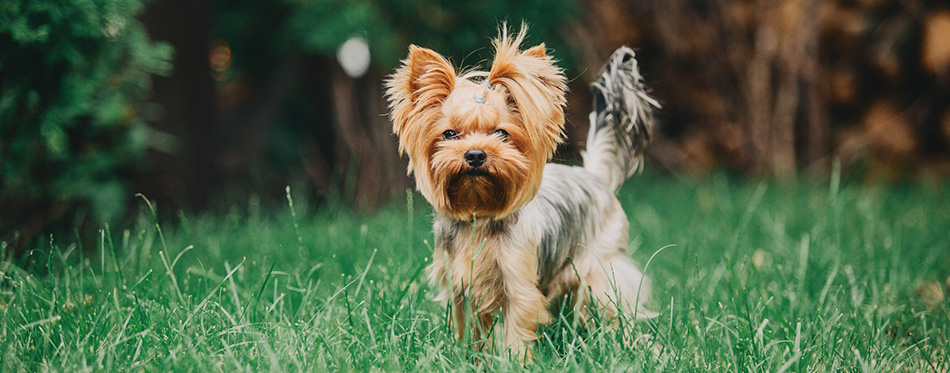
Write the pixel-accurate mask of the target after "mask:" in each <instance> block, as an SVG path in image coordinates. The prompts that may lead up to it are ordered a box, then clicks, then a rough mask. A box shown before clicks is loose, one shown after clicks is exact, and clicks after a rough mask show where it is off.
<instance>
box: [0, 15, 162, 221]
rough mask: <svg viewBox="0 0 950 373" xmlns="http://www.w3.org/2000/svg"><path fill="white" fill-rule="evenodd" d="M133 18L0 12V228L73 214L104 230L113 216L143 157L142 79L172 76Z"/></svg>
mask: <svg viewBox="0 0 950 373" xmlns="http://www.w3.org/2000/svg"><path fill="white" fill-rule="evenodd" d="M142 9H143V1H142V0H71V1H60V0H29V1H27V0H15V1H4V2H3V5H2V6H0V219H16V218H14V217H11V216H20V219H22V216H43V215H46V216H49V215H57V214H55V213H51V212H49V211H47V210H50V209H53V210H63V209H64V207H62V206H67V207H68V206H77V205H78V206H82V207H84V208H88V209H89V210H90V211H91V212H92V216H93V217H94V218H95V219H96V220H99V221H108V220H110V219H112V218H114V217H116V215H117V214H119V213H120V212H122V211H123V209H124V208H125V206H124V204H125V202H126V201H128V200H130V199H131V196H130V195H128V193H129V190H128V185H129V180H128V177H129V173H130V172H131V171H132V170H134V167H136V164H137V163H138V162H141V161H142V160H143V156H144V155H145V149H146V148H147V147H148V139H149V131H150V129H149V127H148V126H147V125H146V123H145V118H147V117H148V115H147V114H146V111H147V108H148V106H147V105H145V99H146V98H147V95H148V93H149V87H150V85H151V75H152V74H165V73H167V72H169V71H170V70H171V68H172V65H171V55H172V48H171V46H170V45H167V44H164V43H157V42H154V41H152V40H150V39H149V37H148V35H147V34H146V32H145V30H144V28H143V26H142V25H141V24H140V23H139V21H138V20H137V19H136V18H135V17H136V15H138V14H139V13H140V12H141V11H142ZM52 206H60V207H58V208H53V207H52ZM60 214H61V213H60ZM50 219H55V216H54V217H47V218H43V217H40V218H38V220H37V219H33V220H36V224H39V225H40V226H41V227H42V226H45V225H46V224H48V223H49V221H48V220H50ZM44 220H46V221H44ZM6 225H7V222H5V221H3V220H0V227H4V228H5V229H6V228H9V227H7V226H6ZM41 227H40V228H41ZM14 228H15V227H14Z"/></svg>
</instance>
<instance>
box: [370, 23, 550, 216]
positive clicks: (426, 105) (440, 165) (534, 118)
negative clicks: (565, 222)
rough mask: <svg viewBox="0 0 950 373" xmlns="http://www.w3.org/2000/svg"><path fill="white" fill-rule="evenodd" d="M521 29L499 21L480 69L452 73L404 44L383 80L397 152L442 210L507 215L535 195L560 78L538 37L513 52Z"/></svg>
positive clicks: (440, 60)
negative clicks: (404, 53)
mask: <svg viewBox="0 0 950 373" xmlns="http://www.w3.org/2000/svg"><path fill="white" fill-rule="evenodd" d="M525 32H526V29H525V28H524V27H522V29H521V31H520V32H519V33H518V34H517V35H515V36H514V37H512V35H509V33H508V31H507V29H506V28H504V27H503V29H502V31H501V35H500V36H499V37H498V38H497V39H495V40H494V43H493V44H494V46H495V59H494V61H493V63H492V66H491V70H490V71H488V72H484V71H473V72H469V73H466V74H462V75H457V73H456V70H455V69H454V68H453V67H452V65H451V64H450V63H449V61H448V60H446V59H445V58H444V57H442V56H441V55H439V54H438V53H436V52H434V51H432V50H429V49H426V48H420V47H417V46H410V47H409V56H408V57H407V58H406V59H405V60H403V61H402V66H401V67H399V68H398V69H397V70H396V72H395V73H394V74H393V75H392V76H391V77H390V79H389V80H388V81H387V82H386V87H387V97H388V99H389V103H390V110H391V116H392V120H393V132H395V133H396V135H397V136H398V137H399V151H400V152H401V153H403V154H407V155H409V172H410V173H412V174H414V175H415V178H416V184H417V186H418V188H419V190H420V191H421V192H422V195H423V196H425V198H426V199H427V200H428V201H429V203H431V204H432V205H433V206H434V207H435V208H436V209H437V210H438V211H439V212H441V213H443V214H445V215H447V216H450V217H453V218H456V219H469V218H472V216H473V215H477V216H479V217H483V216H484V217H495V218H501V217H505V216H507V215H509V214H511V213H512V212H514V211H515V210H517V209H518V208H520V207H521V206H523V205H524V204H525V203H527V202H528V201H530V200H531V199H532V198H534V196H535V194H537V191H538V187H539V186H540V184H541V173H542V171H543V169H544V164H545V163H547V161H548V160H550V159H551V156H552V155H553V154H554V151H555V149H556V147H557V145H558V144H559V143H561V142H562V141H563V136H564V105H565V97H564V95H565V93H566V91H567V85H566V79H565V78H564V74H563V72H562V70H561V69H560V68H559V67H557V66H556V65H555V64H554V60H553V59H552V58H551V57H550V56H548V55H547V54H546V52H545V47H544V44H541V45H538V46H535V47H532V48H529V49H527V50H524V51H522V50H520V45H521V43H522V41H523V40H524V36H525Z"/></svg>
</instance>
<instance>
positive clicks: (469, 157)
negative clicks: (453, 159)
mask: <svg viewBox="0 0 950 373" xmlns="http://www.w3.org/2000/svg"><path fill="white" fill-rule="evenodd" d="M486 158H488V154H485V151H484V150H481V149H469V151H467V152H465V161H466V162H468V165H469V166H472V167H478V166H481V165H482V164H483V163H485V159H486Z"/></svg>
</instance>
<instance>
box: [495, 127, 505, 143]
mask: <svg viewBox="0 0 950 373" xmlns="http://www.w3.org/2000/svg"><path fill="white" fill-rule="evenodd" d="M495 134H496V135H498V136H501V139H502V140H505V141H508V131H505V130H495Z"/></svg>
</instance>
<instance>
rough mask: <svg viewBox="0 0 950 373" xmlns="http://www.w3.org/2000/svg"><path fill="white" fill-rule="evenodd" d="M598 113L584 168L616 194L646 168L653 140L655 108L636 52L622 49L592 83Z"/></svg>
mask: <svg viewBox="0 0 950 373" xmlns="http://www.w3.org/2000/svg"><path fill="white" fill-rule="evenodd" d="M591 90H592V91H593V95H594V110H593V111H592V112H591V113H590V131H589V132H588V134H587V150H586V151H585V152H584V168H585V169H587V170H588V171H590V172H591V173H592V174H594V175H595V177H597V178H598V179H600V181H601V182H603V183H604V185H606V186H608V187H609V188H610V189H611V191H613V192H616V191H617V190H618V189H620V186H621V185H623V182H624V180H626V179H627V178H628V177H630V175H633V173H634V172H636V171H637V170H639V169H640V168H641V167H642V165H643V150H644V149H645V148H646V146H647V144H649V143H650V138H651V137H652V136H653V128H654V126H655V124H654V122H653V113H652V112H653V108H659V107H660V105H659V103H657V102H656V100H654V99H653V98H651V97H650V96H649V95H647V93H646V88H645V87H644V86H643V77H642V76H641V75H640V70H639V68H638V67H637V59H636V54H635V53H634V52H633V50H632V49H630V48H627V47H620V49H617V51H615V52H614V53H613V55H611V56H610V59H609V60H608V61H607V65H606V66H604V70H603V72H602V73H601V74H600V78H599V79H597V81H595V82H593V83H591Z"/></svg>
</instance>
